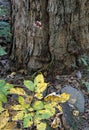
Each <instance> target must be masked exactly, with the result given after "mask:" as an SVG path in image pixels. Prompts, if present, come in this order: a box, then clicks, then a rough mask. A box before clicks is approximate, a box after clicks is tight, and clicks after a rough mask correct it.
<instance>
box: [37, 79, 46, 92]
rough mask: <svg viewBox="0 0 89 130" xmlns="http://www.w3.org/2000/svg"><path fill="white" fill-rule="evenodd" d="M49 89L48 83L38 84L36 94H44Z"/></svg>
mask: <svg viewBox="0 0 89 130" xmlns="http://www.w3.org/2000/svg"><path fill="white" fill-rule="evenodd" d="M46 88H47V83H45V82H43V83H38V84H37V87H36V90H35V92H36V93H42V92H43V91H44V90H45V89H46Z"/></svg>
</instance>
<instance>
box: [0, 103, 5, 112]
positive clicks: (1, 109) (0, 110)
mask: <svg viewBox="0 0 89 130" xmlns="http://www.w3.org/2000/svg"><path fill="white" fill-rule="evenodd" d="M4 110H5V109H4V108H3V107H2V102H1V101H0V113H1V112H2V111H4Z"/></svg>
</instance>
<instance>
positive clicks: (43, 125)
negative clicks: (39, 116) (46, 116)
mask: <svg viewBox="0 0 89 130" xmlns="http://www.w3.org/2000/svg"><path fill="white" fill-rule="evenodd" d="M46 126H47V125H46V123H43V122H40V123H39V124H37V130H46Z"/></svg>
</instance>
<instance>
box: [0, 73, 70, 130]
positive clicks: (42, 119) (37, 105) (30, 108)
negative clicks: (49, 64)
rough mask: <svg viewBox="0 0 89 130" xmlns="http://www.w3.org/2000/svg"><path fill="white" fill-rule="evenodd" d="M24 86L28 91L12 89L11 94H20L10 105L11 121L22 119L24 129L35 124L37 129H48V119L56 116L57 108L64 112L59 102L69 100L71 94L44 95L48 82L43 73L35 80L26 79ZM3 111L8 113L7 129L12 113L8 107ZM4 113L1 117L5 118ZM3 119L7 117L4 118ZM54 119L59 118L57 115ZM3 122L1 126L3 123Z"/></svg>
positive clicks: (53, 125) (53, 124)
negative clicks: (15, 101)
mask: <svg viewBox="0 0 89 130" xmlns="http://www.w3.org/2000/svg"><path fill="white" fill-rule="evenodd" d="M24 86H25V87H26V88H27V91H26V90H24V89H23V88H19V87H16V88H11V89H10V94H15V95H17V96H18V98H17V103H16V104H14V105H10V107H9V111H10V112H11V113H12V117H10V118H11V121H12V122H18V121H22V124H23V125H22V129H23V128H29V127H32V126H34V127H36V129H37V130H46V128H47V127H48V125H47V120H49V119H50V118H52V117H53V116H56V110H58V111H59V112H61V113H62V107H61V105H59V103H64V102H66V101H68V100H69V98H70V95H69V94H67V93H63V94H61V95H57V94H56V93H55V92H53V93H51V94H49V95H47V96H44V91H45V90H46V88H47V87H48V83H46V82H45V81H44V77H43V75H42V74H39V75H37V76H36V77H35V79H34V81H31V80H24ZM28 90H29V92H28ZM3 113H7V117H6V123H4V129H7V127H6V124H8V117H9V115H11V114H10V113H9V112H8V109H7V110H6V111H4V112H3ZM3 113H2V114H1V118H3ZM1 118H0V119H1ZM3 120H5V119H4V118H3ZM54 120H59V119H58V117H55V118H54ZM1 123H2V122H1ZM1 123H0V126H1V125H2V124H1ZM9 123H10V122H9ZM50 127H53V128H57V127H59V124H58V123H55V121H53V122H52V123H51V126H50ZM1 128H3V126H2V127H1ZM4 129H2V130H4ZM10 129H11V128H10Z"/></svg>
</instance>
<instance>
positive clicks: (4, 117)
mask: <svg viewBox="0 0 89 130" xmlns="http://www.w3.org/2000/svg"><path fill="white" fill-rule="evenodd" d="M8 120H9V113H8V110H6V111H4V112H2V113H1V114H0V130H1V129H2V128H4V127H5V126H6V124H7V122H8Z"/></svg>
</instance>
